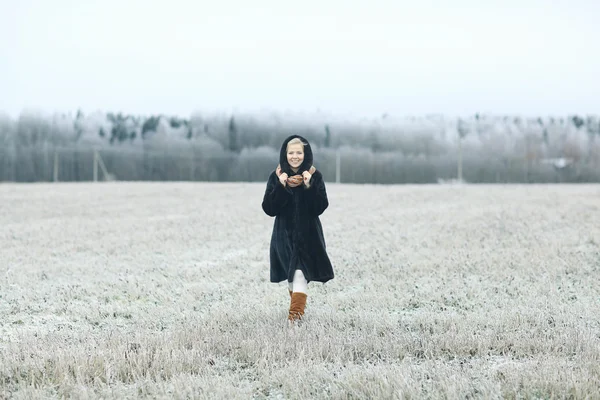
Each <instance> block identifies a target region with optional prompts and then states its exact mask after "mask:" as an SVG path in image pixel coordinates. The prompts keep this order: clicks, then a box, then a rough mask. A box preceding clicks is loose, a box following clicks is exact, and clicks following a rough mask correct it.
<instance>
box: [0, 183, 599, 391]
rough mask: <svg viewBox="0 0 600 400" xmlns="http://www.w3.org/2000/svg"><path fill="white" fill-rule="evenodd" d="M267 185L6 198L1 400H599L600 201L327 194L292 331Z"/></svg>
mask: <svg viewBox="0 0 600 400" xmlns="http://www.w3.org/2000/svg"><path fill="white" fill-rule="evenodd" d="M264 188H265V185H264V184H253V183H240V184H235V183H227V184H225V183H124V182H114V183H99V184H92V183H80V184H70V183H61V184H23V185H19V184H0V398H4V397H6V398H17V399H18V398H48V397H50V398H54V397H74V398H137V397H151V398H211V399H212V398H263V399H267V398H293V399H295V398H333V399H349V398H353V399H359V398H361V399H362V398H415V399H416V398H450V399H454V398H457V399H458V398H461V399H462V398H599V397H600V280H599V276H600V185H580V186H579V185H549V186H544V185H532V186H520V185H506V186H500V185H499V186H493V185H492V186H486V185H481V186H469V185H466V186H450V185H448V186H446V185H431V186H371V185H335V184H331V183H328V184H327V189H328V195H329V200H330V207H329V209H328V210H326V211H325V213H324V214H323V216H322V217H321V221H322V223H323V228H324V233H325V240H326V242H327V249H328V251H329V256H330V258H331V260H332V263H333V265H334V270H335V273H336V277H335V279H333V280H332V281H330V282H328V283H327V284H325V285H323V284H320V283H310V284H309V293H308V302H307V309H306V315H305V318H306V319H305V323H304V324H303V325H302V326H300V327H292V328H290V327H288V326H287V324H286V316H287V310H288V306H289V295H288V293H287V285H286V284H284V283H281V284H273V283H270V282H269V264H268V254H269V253H268V245H269V240H270V235H271V227H272V224H273V219H272V218H270V217H268V216H266V215H265V214H264V213H263V211H262V209H261V201H262V196H263V192H264Z"/></svg>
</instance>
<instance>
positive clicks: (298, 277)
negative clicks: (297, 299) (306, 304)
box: [292, 269, 308, 294]
mask: <svg viewBox="0 0 600 400" xmlns="http://www.w3.org/2000/svg"><path fill="white" fill-rule="evenodd" d="M292 283H293V285H294V286H293V288H294V289H293V290H294V292H301V293H305V294H306V292H307V290H308V282H307V281H306V278H305V277H304V274H303V273H302V270H300V269H297V270H296V272H294V282H292Z"/></svg>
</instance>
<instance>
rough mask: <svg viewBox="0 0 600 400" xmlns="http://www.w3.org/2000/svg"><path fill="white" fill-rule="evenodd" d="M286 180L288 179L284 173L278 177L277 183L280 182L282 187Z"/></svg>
mask: <svg viewBox="0 0 600 400" xmlns="http://www.w3.org/2000/svg"><path fill="white" fill-rule="evenodd" d="M287 178H288V175H287V174H286V173H285V172H284V173H283V174H281V175H279V182H281V184H282V185H283V186H284V187H285V185H286V184H287Z"/></svg>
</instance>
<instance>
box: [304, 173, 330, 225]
mask: <svg viewBox="0 0 600 400" xmlns="http://www.w3.org/2000/svg"><path fill="white" fill-rule="evenodd" d="M306 201H307V202H308V211H309V212H310V214H311V215H313V216H314V217H318V216H319V215H321V214H323V211H325V210H326V209H327V207H329V200H328V199H327V190H326V189H325V181H324V180H323V175H321V173H320V172H319V173H315V174H314V175H313V176H312V178H311V182H310V188H308V189H306Z"/></svg>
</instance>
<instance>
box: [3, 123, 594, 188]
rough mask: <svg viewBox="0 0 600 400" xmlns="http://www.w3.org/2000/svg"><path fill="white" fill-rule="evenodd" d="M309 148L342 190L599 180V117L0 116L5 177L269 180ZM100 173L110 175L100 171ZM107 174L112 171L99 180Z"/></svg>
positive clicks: (32, 179)
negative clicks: (295, 138)
mask: <svg viewBox="0 0 600 400" xmlns="http://www.w3.org/2000/svg"><path fill="white" fill-rule="evenodd" d="M291 134H299V135H302V136H304V137H306V138H307V140H309V141H310V142H311V145H312V147H313V152H314V154H315V166H316V167H317V168H318V169H319V170H321V171H322V173H323V174H324V176H325V179H326V180H328V181H335V180H336V178H338V176H337V175H336V167H338V165H337V163H338V161H339V164H340V165H339V171H340V176H339V179H340V181H341V182H343V183H382V184H388V183H436V182H440V181H443V180H452V179H457V178H459V177H460V178H462V179H463V180H465V181H467V182H471V183H550V182H600V118H598V117H597V116H595V115H589V116H579V115H570V116H561V117H554V116H549V117H535V118H534V117H523V116H501V115H483V114H481V115H480V114H474V115H472V116H468V117H461V118H458V117H456V118H455V117H447V116H443V115H427V116H419V117H402V118H395V117H392V116H389V115H382V116H380V117H378V118H371V119H366V118H364V119H358V118H357V119H354V120H351V119H348V118H346V119H341V118H333V117H331V116H329V117H328V116H323V115H312V116H300V115H292V114H285V115H282V114H275V113H273V114H271V115H256V114H254V115H251V114H241V113H240V114H235V115H232V114H225V113H223V114H203V113H194V114H192V115H191V116H190V118H187V119H186V118H180V117H175V116H166V115H151V116H132V115H124V114H122V113H106V114H105V113H101V112H96V113H91V114H88V115H85V114H84V113H83V112H82V111H78V112H77V113H75V114H53V115H47V114H43V113H41V112H35V111H23V112H22V113H21V114H20V115H19V116H18V117H17V118H10V117H8V116H6V115H0V181H14V182H44V181H52V180H60V181H88V180H91V179H93V176H94V174H95V173H96V174H97V171H96V172H95V171H94V169H95V168H97V162H96V157H99V158H100V160H101V163H102V172H101V173H100V174H99V177H100V179H105V178H111V179H112V178H114V179H118V180H127V181H129V180H152V181H155V180H158V181H171V180H190V181H264V180H266V178H267V176H268V174H269V173H270V172H271V171H272V170H273V169H274V168H275V166H276V165H277V162H278V159H279V148H280V146H281V143H282V141H283V139H284V138H285V137H287V136H289V135H291ZM104 169H105V170H106V171H104ZM105 172H108V174H105Z"/></svg>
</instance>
